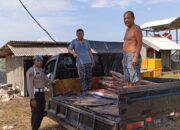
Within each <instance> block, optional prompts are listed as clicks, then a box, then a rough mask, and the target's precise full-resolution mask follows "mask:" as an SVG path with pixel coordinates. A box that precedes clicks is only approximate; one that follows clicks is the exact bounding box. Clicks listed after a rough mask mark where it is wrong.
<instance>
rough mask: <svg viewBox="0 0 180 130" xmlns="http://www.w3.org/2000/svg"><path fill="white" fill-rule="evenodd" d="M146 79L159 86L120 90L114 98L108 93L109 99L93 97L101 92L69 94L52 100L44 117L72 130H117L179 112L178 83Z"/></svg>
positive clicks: (179, 83)
mask: <svg viewBox="0 0 180 130" xmlns="http://www.w3.org/2000/svg"><path fill="white" fill-rule="evenodd" d="M146 79H147V80H149V81H153V82H156V83H159V84H154V85H153V86H152V85H143V86H136V87H134V88H126V89H123V88H121V89H119V90H117V91H118V94H117V96H116V94H113V93H112V94H113V96H112V97H110V98H106V97H103V96H98V95H96V94H94V92H96V91H101V90H95V91H91V92H89V94H88V96H85V97H81V96H77V95H73V94H71V95H59V96H56V97H53V98H52V99H51V100H50V101H49V106H48V116H49V117H51V118H53V119H54V120H56V121H59V122H60V123H61V124H62V125H63V126H64V127H66V128H67V129H72V130H73V129H79V130H121V129H123V128H124V125H125V124H126V123H127V122H129V121H130V120H142V119H144V118H146V117H148V116H151V117H153V116H154V117H155V116H168V115H169V114H170V112H174V111H180V104H179V101H180V81H179V80H173V79H158V78H156V79H155V78H146ZM103 91H104V90H103ZM106 91H107V90H106Z"/></svg>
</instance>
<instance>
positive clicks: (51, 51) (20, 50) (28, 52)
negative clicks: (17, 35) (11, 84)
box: [8, 45, 68, 56]
mask: <svg viewBox="0 0 180 130" xmlns="http://www.w3.org/2000/svg"><path fill="white" fill-rule="evenodd" d="M8 46H9V48H10V49H11V51H12V52H13V54H14V55H15V56H34V55H37V54H41V55H57V54H59V53H67V52H68V49H67V47H20V46H19V47H13V46H11V45H8Z"/></svg>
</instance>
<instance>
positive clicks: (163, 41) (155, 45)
mask: <svg viewBox="0 0 180 130" xmlns="http://www.w3.org/2000/svg"><path fill="white" fill-rule="evenodd" d="M176 50H180V45H179V44H176V43H175V42H173V41H172V40H169V39H168V38H165V37H143V46H142V50H141V55H142V57H143V58H160V59H161V60H162V67H163V69H164V70H171V51H176Z"/></svg>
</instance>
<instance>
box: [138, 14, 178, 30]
mask: <svg viewBox="0 0 180 130" xmlns="http://www.w3.org/2000/svg"><path fill="white" fill-rule="evenodd" d="M175 28H180V17H176V18H169V19H163V20H156V21H151V22H147V23H144V24H143V25H141V29H154V30H165V29H175Z"/></svg>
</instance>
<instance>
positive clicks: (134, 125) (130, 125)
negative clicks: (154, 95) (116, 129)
mask: <svg viewBox="0 0 180 130" xmlns="http://www.w3.org/2000/svg"><path fill="white" fill-rule="evenodd" d="M143 126H144V121H139V122H133V123H128V124H127V127H126V130H133V129H138V128H141V127H143Z"/></svg>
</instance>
